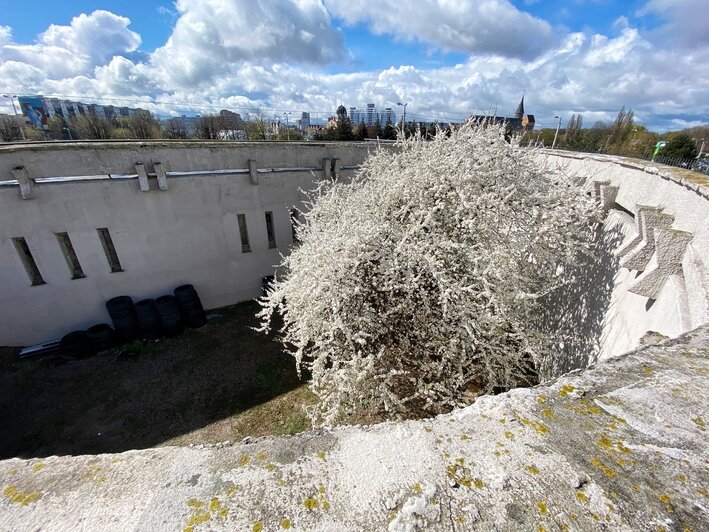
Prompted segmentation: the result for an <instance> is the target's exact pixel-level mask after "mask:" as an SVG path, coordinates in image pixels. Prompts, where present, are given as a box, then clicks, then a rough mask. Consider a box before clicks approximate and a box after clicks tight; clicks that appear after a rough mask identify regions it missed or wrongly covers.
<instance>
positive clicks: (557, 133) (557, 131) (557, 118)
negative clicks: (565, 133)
mask: <svg viewBox="0 0 709 532" xmlns="http://www.w3.org/2000/svg"><path fill="white" fill-rule="evenodd" d="M554 118H556V120H557V122H556V133H554V141H553V142H552V143H551V149H552V150H553V149H554V146H556V137H558V136H559V128H560V127H561V117H560V116H559V115H556V116H555V117H554Z"/></svg>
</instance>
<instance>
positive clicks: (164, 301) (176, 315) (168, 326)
mask: <svg viewBox="0 0 709 532" xmlns="http://www.w3.org/2000/svg"><path fill="white" fill-rule="evenodd" d="M155 309H156V310H157V311H158V315H159V316H160V322H161V323H162V330H163V332H164V333H165V336H177V335H178V334H180V333H181V332H182V316H181V315H180V309H179V307H178V305H177V298H176V297H175V296H161V297H159V298H157V299H156V300H155Z"/></svg>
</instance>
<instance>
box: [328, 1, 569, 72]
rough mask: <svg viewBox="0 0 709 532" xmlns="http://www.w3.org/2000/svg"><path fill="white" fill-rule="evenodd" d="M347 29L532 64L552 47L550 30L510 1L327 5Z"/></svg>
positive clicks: (545, 24) (357, 2) (363, 2)
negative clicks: (355, 27)
mask: <svg viewBox="0 0 709 532" xmlns="http://www.w3.org/2000/svg"><path fill="white" fill-rule="evenodd" d="M325 1H326V4H327V7H328V9H329V10H330V12H331V13H332V14H334V15H335V16H337V17H340V18H341V19H343V20H344V21H345V22H346V23H347V24H356V23H359V22H364V23H366V24H367V25H368V26H369V28H370V29H371V31H373V32H374V33H376V34H384V33H386V34H390V35H394V36H395V37H397V38H399V39H401V40H403V41H420V42H424V43H429V44H433V45H435V46H438V47H440V48H442V49H444V50H453V51H457V52H467V53H475V54H495V55H502V56H505V57H520V58H527V59H531V58H533V57H535V56H537V55H538V54H539V53H541V52H542V51H544V50H547V49H549V48H550V47H551V46H552V45H553V44H554V41H555V39H554V36H553V34H552V30H551V26H550V25H549V24H548V23H547V22H546V21H544V20H542V19H539V18H536V17H533V16H531V15H530V14H528V13H524V12H522V11H519V10H518V9H517V8H516V7H514V6H513V5H512V4H511V3H510V2H509V1H507V0H482V1H476V0H468V1H465V0H377V1H376V2H371V1H369V0H325Z"/></svg>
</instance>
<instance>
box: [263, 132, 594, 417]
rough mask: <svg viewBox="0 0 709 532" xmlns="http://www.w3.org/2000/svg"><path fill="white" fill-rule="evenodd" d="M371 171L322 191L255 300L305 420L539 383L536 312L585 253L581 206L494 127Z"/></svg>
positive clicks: (441, 403)
mask: <svg viewBox="0 0 709 532" xmlns="http://www.w3.org/2000/svg"><path fill="white" fill-rule="evenodd" d="M397 146H398V149H396V150H392V151H390V150H382V151H379V152H377V153H376V154H375V155H373V156H372V157H370V158H369V159H368V160H367V161H366V162H365V164H364V166H363V168H362V170H361V171H360V172H359V174H358V175H357V176H356V177H355V178H354V179H353V181H352V183H351V184H344V183H336V184H326V183H323V184H322V185H321V186H320V188H319V189H318V191H317V192H316V193H314V197H313V200H312V201H313V204H312V208H311V210H310V212H308V213H307V214H306V215H305V222H304V224H303V225H302V226H300V227H298V229H297V232H298V238H299V240H300V245H299V246H298V247H297V248H296V249H294V250H293V252H292V253H291V254H290V256H288V257H286V258H284V259H283V263H282V267H283V272H284V274H283V275H282V276H280V277H278V278H277V280H276V282H275V283H274V284H273V286H272V287H271V290H270V291H269V293H268V295H267V296H266V297H264V298H262V300H261V304H262V310H261V312H260V314H259V316H260V317H261V319H262V330H264V331H268V330H269V328H270V323H271V318H272V317H273V315H274V314H280V315H282V317H283V326H282V328H281V338H282V342H283V343H284V345H285V346H286V347H287V348H288V349H289V350H290V351H291V352H292V354H293V355H294V356H295V359H296V361H297V365H298V368H299V370H300V369H301V367H302V366H305V367H306V368H307V369H308V370H310V371H311V373H312V380H311V383H310V385H311V389H312V390H313V392H314V393H315V394H316V395H317V396H318V397H319V400H320V401H319V411H318V412H317V413H316V416H315V417H316V421H320V422H324V423H325V424H332V423H334V422H336V421H337V420H338V419H339V416H342V415H349V414H351V413H352V412H353V411H355V410H357V409H358V408H359V407H361V406H362V405H368V406H369V407H370V408H372V407H373V408H381V409H383V410H385V411H386V412H387V413H388V415H389V416H390V417H396V418H401V417H404V418H410V417H419V416H427V415H433V414H437V413H440V412H444V411H448V410H450V409H452V408H454V407H456V406H460V405H462V404H463V402H464V399H463V397H464V394H465V393H466V390H470V389H471V388H472V389H479V390H484V391H488V392H490V391H493V390H495V389H499V388H502V389H509V388H512V387H515V386H519V385H526V384H529V383H532V382H534V380H535V370H536V365H537V363H538V361H539V352H540V349H541V348H542V347H543V346H545V345H548V343H549V342H550V341H551V340H553V338H549V336H548V335H546V334H544V333H542V332H541V331H540V330H538V327H536V326H535V325H534V323H535V321H534V314H535V309H537V308H538V306H539V305H540V298H542V297H543V296H544V295H545V294H547V293H548V292H549V291H550V290H553V289H554V288H556V287H558V286H559V285H560V284H562V283H563V282H564V278H563V275H562V272H563V269H564V267H565V266H566V265H572V264H574V263H575V262H576V261H577V260H578V259H579V254H583V255H587V254H589V253H591V250H592V240H593V233H594V226H595V224H594V223H593V222H592V221H591V220H592V218H591V217H592V215H593V214H594V212H595V206H594V204H593V203H592V200H591V199H590V198H588V197H587V196H585V195H584V194H581V193H580V191H579V190H578V189H577V188H576V187H574V186H573V185H572V184H571V183H570V182H567V181H566V180H565V179H564V178H563V177H560V176H557V175H552V174H551V173H549V172H546V171H544V169H543V168H540V167H539V166H538V165H537V164H536V163H535V162H534V152H532V151H529V150H526V149H523V148H520V147H518V146H515V145H511V144H509V143H507V142H505V140H504V129H503V128H501V127H496V126H491V127H487V128H486V127H480V126H477V125H475V124H467V125H466V126H464V127H462V128H461V129H460V130H459V131H457V132H456V131H454V132H452V134H451V136H450V137H447V136H446V135H436V137H435V140H434V141H432V142H425V141H423V140H422V139H421V138H420V136H419V137H415V138H413V139H410V140H408V141H402V142H400V143H399V144H397Z"/></svg>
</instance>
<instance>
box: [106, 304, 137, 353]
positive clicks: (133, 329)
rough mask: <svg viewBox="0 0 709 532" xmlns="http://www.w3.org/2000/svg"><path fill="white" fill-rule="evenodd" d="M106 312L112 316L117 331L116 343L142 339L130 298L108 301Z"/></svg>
mask: <svg viewBox="0 0 709 532" xmlns="http://www.w3.org/2000/svg"><path fill="white" fill-rule="evenodd" d="M106 310H108V315H109V316H111V321H112V322H113V327H114V329H115V330H116V341H117V342H120V343H127V342H132V341H133V340H135V339H137V338H139V337H140V327H139V326H138V317H137V316H136V314H135V309H134V308H133V300H132V299H131V298H130V296H118V297H114V298H113V299H109V300H108V301H106Z"/></svg>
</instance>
